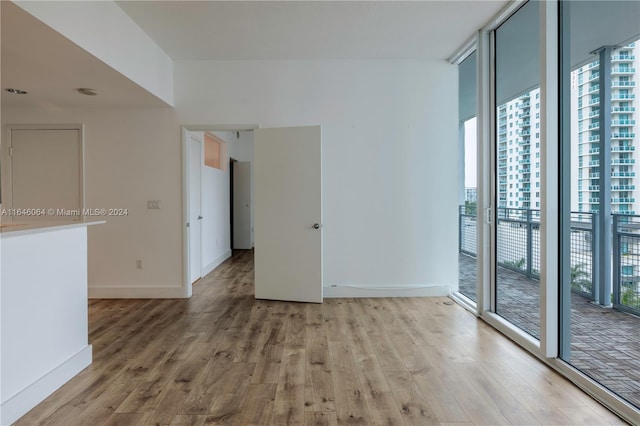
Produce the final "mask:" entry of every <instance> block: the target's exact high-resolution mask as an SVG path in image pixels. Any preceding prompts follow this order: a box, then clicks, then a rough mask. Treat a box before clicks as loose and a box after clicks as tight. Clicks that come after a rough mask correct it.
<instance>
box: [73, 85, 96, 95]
mask: <svg viewBox="0 0 640 426" xmlns="http://www.w3.org/2000/svg"><path fill="white" fill-rule="evenodd" d="M76 90H77V91H78V93H80V94H81V95H87V96H97V95H98V93H97V92H96V91H95V90H93V89H89V88H88V87H81V88H79V89H76Z"/></svg>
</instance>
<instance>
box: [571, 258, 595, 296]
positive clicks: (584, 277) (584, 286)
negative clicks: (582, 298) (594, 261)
mask: <svg viewBox="0 0 640 426" xmlns="http://www.w3.org/2000/svg"><path fill="white" fill-rule="evenodd" d="M586 266H587V265H586V264H584V263H578V264H577V265H573V266H572V267H571V288H572V289H574V290H578V291H582V292H587V293H589V292H591V280H590V276H589V273H588V272H587V271H586V270H585V268H586Z"/></svg>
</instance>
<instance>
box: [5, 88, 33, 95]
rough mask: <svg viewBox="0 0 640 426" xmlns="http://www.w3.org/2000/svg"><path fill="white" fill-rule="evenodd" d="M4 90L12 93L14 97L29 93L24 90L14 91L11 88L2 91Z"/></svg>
mask: <svg viewBox="0 0 640 426" xmlns="http://www.w3.org/2000/svg"><path fill="white" fill-rule="evenodd" d="M4 90H6V91H7V92H9V93H13V94H14V95H26V94H27V93H29V92H27V91H26V90H22V89H14V88H11V87H10V88H8V89H4Z"/></svg>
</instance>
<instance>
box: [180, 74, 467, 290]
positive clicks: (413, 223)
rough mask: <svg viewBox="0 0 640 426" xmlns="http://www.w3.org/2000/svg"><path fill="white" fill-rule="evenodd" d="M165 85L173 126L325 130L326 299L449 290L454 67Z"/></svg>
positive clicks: (453, 236) (208, 77)
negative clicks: (345, 291) (331, 291)
mask: <svg viewBox="0 0 640 426" xmlns="http://www.w3.org/2000/svg"><path fill="white" fill-rule="evenodd" d="M174 73H175V89H176V92H175V93H176V97H175V105H176V112H177V115H178V119H179V121H180V122H181V123H185V124H189V123H213V124H229V123H259V124H260V126H261V127H282V126H302V125H317V124H319V125H322V132H323V159H322V161H323V187H324V224H323V225H324V227H323V231H324V242H325V244H324V277H325V279H324V285H325V286H326V287H331V286H336V287H342V286H355V287H358V288H363V287H364V288H367V287H371V288H376V289H379V288H380V287H384V288H391V289H392V288H393V287H394V286H398V288H407V286H441V288H442V289H443V290H442V291H441V292H440V293H442V294H446V293H448V291H446V289H448V288H450V287H453V286H455V285H456V282H457V256H458V255H457V216H456V212H457V192H456V191H457V180H458V172H457V168H458V158H457V152H458V146H457V140H458V136H457V129H458V124H457V96H458V94H457V91H458V88H457V69H456V67H455V66H453V65H450V64H448V63H446V62H445V61H178V62H176V63H175V68H174ZM387 293H388V295H393V291H387Z"/></svg>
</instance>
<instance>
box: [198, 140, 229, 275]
mask: <svg viewBox="0 0 640 426" xmlns="http://www.w3.org/2000/svg"><path fill="white" fill-rule="evenodd" d="M189 133H190V134H191V135H194V136H196V138H197V139H198V140H202V141H204V135H203V132H189ZM203 143H204V142H203ZM203 146H204V145H203ZM201 178H202V182H201V186H200V188H201V191H202V198H201V201H202V205H201V211H202V225H201V226H202V228H201V229H202V269H203V276H204V275H206V274H208V273H209V272H211V271H213V270H214V269H215V267H216V266H218V265H219V264H220V263H222V262H224V261H225V260H226V259H227V258H228V257H229V256H231V230H230V226H229V224H230V221H231V219H230V217H229V214H230V209H231V207H230V200H229V197H230V195H229V191H230V188H229V185H230V182H229V170H228V169H227V170H221V169H216V168H214V167H209V166H206V165H204V157H203V164H202V174H201Z"/></svg>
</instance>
